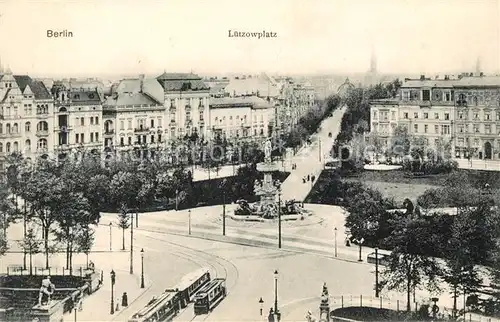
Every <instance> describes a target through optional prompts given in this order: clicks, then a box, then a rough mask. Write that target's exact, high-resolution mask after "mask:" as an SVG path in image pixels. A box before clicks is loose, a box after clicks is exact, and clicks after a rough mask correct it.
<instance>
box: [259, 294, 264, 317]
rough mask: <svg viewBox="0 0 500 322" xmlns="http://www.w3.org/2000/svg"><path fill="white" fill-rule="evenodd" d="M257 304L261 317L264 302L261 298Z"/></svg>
mask: <svg viewBox="0 0 500 322" xmlns="http://www.w3.org/2000/svg"><path fill="white" fill-rule="evenodd" d="M259 304H260V316H262V310H263V309H264V300H263V299H262V297H261V298H260V300H259Z"/></svg>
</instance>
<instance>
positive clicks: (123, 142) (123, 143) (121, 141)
mask: <svg viewBox="0 0 500 322" xmlns="http://www.w3.org/2000/svg"><path fill="white" fill-rule="evenodd" d="M124 145H125V138H124V137H123V136H122V137H121V138H120V146H124Z"/></svg>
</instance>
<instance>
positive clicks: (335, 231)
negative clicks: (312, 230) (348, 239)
mask: <svg viewBox="0 0 500 322" xmlns="http://www.w3.org/2000/svg"><path fill="white" fill-rule="evenodd" d="M333 231H334V234H335V257H337V227H335V228H334V229H333Z"/></svg>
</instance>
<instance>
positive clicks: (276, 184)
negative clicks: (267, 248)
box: [274, 180, 281, 248]
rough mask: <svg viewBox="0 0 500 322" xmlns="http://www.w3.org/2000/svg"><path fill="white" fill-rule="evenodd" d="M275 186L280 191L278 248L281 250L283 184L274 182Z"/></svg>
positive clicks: (277, 181)
mask: <svg viewBox="0 0 500 322" xmlns="http://www.w3.org/2000/svg"><path fill="white" fill-rule="evenodd" d="M274 186H275V187H276V189H277V190H278V248H281V183H280V182H279V180H276V181H275V182H274Z"/></svg>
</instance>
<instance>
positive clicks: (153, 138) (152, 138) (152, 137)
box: [151, 135, 155, 143]
mask: <svg viewBox="0 0 500 322" xmlns="http://www.w3.org/2000/svg"><path fill="white" fill-rule="evenodd" d="M151 143H155V136H154V135H151Z"/></svg>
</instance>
